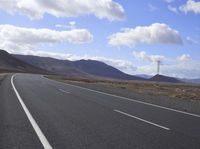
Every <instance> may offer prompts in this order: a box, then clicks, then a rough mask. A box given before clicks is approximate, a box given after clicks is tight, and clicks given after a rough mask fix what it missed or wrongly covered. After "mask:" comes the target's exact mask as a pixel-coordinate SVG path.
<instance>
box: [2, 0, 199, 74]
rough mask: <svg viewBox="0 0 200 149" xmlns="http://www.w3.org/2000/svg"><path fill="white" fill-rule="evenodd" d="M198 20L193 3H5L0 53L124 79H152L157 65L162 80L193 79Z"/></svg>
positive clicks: (121, 0) (102, 0)
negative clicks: (65, 62) (77, 64)
mask: <svg viewBox="0 0 200 149" xmlns="http://www.w3.org/2000/svg"><path fill="white" fill-rule="evenodd" d="M199 20H200V1H197V0H134V1H133V0H97V1H96V2H95V1H94V0H86V1H84V2H83V1H82V2H81V1H74V2H72V1H70V0H65V1H64V0H58V1H53V0H49V1H44V0H29V1H27V0H15V1H14V0H8V1H1V2H0V42H1V43H0V48H2V49H5V50H7V51H8V52H11V53H19V54H33V55H40V56H51V57H55V58H60V59H69V60H78V59H94V60H100V61H103V62H105V63H107V64H109V65H112V66H114V67H116V68H118V69H120V70H122V71H124V72H126V73H129V74H150V75H154V74H155V73H156V61H157V60H161V61H162V66H161V73H162V74H164V75H169V76H175V77H182V78H198V77H200V70H199V68H200V51H199V50H200V48H199V47H200V21H199ZM125 28H126V29H125ZM41 29H46V30H41ZM19 39H20V40H19Z"/></svg>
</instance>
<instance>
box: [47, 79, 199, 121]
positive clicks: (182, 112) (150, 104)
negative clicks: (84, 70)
mask: <svg viewBox="0 0 200 149" xmlns="http://www.w3.org/2000/svg"><path fill="white" fill-rule="evenodd" d="M46 79H48V78H46ZM48 80H50V79H48ZM51 81H55V80H51ZM55 82H57V83H61V84H64V85H69V86H73V87H76V88H80V89H84V90H88V91H92V92H95V93H99V94H103V95H107V96H112V97H117V98H121V99H125V100H129V101H131V102H137V103H140V104H144V105H148V106H152V107H157V108H160V109H165V110H168V111H173V112H177V113H181V114H185V115H190V116H194V117H198V118H200V115H198V114H194V113H189V112H184V111H180V110H176V109H172V108H167V107H164V106H160V105H156V104H152V103H148V102H144V101H139V100H135V99H131V98H127V97H122V96H118V95H113V94H109V93H105V92H101V91H96V90H93V89H89V88H86V87H81V86H77V85H72V84H68V83H62V82H58V81H55Z"/></svg>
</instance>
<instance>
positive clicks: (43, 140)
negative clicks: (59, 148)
mask: <svg viewBox="0 0 200 149" xmlns="http://www.w3.org/2000/svg"><path fill="white" fill-rule="evenodd" d="M14 77H15V75H13V76H12V77H11V84H12V87H13V89H14V91H15V94H16V96H17V98H18V100H19V102H20V104H21V106H22V108H23V110H24V112H25V113H26V116H27V117H28V119H29V121H30V123H31V125H32V127H33V129H34V130H35V132H36V134H37V136H38V137H39V140H40V142H41V143H42V145H43V147H44V148H45V149H52V147H51V145H50V144H49V142H48V140H47V138H46V137H45V136H44V134H43V133H42V131H41V129H40V127H39V126H38V124H37V123H36V121H35V120H34V118H33V116H32V115H31V113H30V112H29V110H28V108H27V107H26V105H25V103H24V102H23V100H22V98H21V96H20V95H19V93H18V91H17V89H16V87H15V85H14V83H13V78H14Z"/></svg>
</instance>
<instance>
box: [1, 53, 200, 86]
mask: <svg viewBox="0 0 200 149" xmlns="http://www.w3.org/2000/svg"><path fill="white" fill-rule="evenodd" d="M0 72H23V73H36V74H37V73H38V74H55V75H64V76H67V77H73V78H86V79H118V80H142V81H159V82H170V83H182V82H187V83H200V79H192V80H191V79H178V78H173V77H169V76H164V75H155V76H149V75H145V74H141V75H129V74H126V73H124V72H122V71H120V70H118V69H116V68H114V67H112V66H110V65H107V64H105V63H103V62H100V61H95V60H78V61H69V60H59V59H55V58H50V57H39V56H32V55H16V54H9V53H8V52H6V51H4V50H0Z"/></svg>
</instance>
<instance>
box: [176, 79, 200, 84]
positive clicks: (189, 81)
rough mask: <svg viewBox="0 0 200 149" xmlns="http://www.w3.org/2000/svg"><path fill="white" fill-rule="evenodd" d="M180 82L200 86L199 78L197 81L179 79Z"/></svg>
mask: <svg viewBox="0 0 200 149" xmlns="http://www.w3.org/2000/svg"><path fill="white" fill-rule="evenodd" d="M179 80H181V81H183V82H186V83H194V84H200V78H197V79H179Z"/></svg>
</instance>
